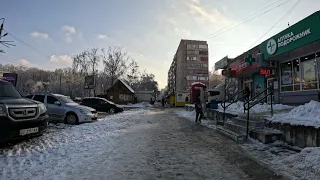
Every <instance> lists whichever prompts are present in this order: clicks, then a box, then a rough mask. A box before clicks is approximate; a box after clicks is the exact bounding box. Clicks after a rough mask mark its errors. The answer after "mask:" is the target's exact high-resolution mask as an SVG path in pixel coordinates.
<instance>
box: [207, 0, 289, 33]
mask: <svg viewBox="0 0 320 180" xmlns="http://www.w3.org/2000/svg"><path fill="white" fill-rule="evenodd" d="M290 1H292V0H287V1H285V2H283V3H281V4H279V5H277V6H275V7H273V8H271V9H268V10H266V11H264V12H262V13H260V14H258V15H256V16H254V17H251V18H249V19H247V20H245V21H242V22H240V23H238V24H235V25H234V26H232V27H230V28H228V29H226V30H225V31H222V32H220V33H218V34H215V35H214V36H212V37H210V39H211V38H213V37H215V36H219V35H221V34H223V33H225V32H228V31H230V30H232V29H233V28H235V27H237V26H239V25H241V24H244V23H247V22H249V21H251V20H253V19H255V18H257V17H259V16H261V15H263V14H266V13H268V12H270V11H272V10H274V9H276V8H278V7H280V6H283V5H284V4H286V3H288V2H290Z"/></svg>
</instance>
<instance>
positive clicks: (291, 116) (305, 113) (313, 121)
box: [268, 101, 320, 128]
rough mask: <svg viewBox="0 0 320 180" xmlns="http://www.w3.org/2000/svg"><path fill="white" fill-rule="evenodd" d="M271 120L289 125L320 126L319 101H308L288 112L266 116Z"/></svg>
mask: <svg viewBox="0 0 320 180" xmlns="http://www.w3.org/2000/svg"><path fill="white" fill-rule="evenodd" d="M268 119H269V120H271V121H273V122H280V123H288V124H291V125H303V126H314V127H316V128H319V127H320V102H317V101H310V102H309V103H306V104H304V105H301V106H297V107H295V108H294V109H292V110H291V111H290V112H288V113H283V114H277V115H275V116H273V117H272V118H268Z"/></svg>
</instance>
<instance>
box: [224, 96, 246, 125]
mask: <svg viewBox="0 0 320 180" xmlns="http://www.w3.org/2000/svg"><path fill="white" fill-rule="evenodd" d="M244 91H245V90H241V91H238V92H236V93H235V94H233V95H232V96H231V97H229V98H228V99H227V100H225V101H223V103H222V102H221V106H222V107H223V123H224V121H225V120H226V108H227V107H229V106H230V105H231V104H233V103H235V102H237V101H234V102H232V103H229V104H228V105H227V106H226V101H229V100H230V99H231V98H234V97H235V96H237V95H239V94H240V93H243V92H244ZM224 93H225V96H226V91H225V92H224ZM245 96H246V94H244V95H243V96H241V98H243V97H245ZM238 99H239V98H237V100H238Z"/></svg>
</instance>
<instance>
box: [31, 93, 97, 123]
mask: <svg viewBox="0 0 320 180" xmlns="http://www.w3.org/2000/svg"><path fill="white" fill-rule="evenodd" d="M26 98H29V99H33V100H36V101H39V102H42V103H44V104H45V105H46V107H47V110H48V115H49V119H50V121H52V122H63V123H66V124H79V123H84V122H93V121H96V120H97V119H98V114H97V111H96V110H95V109H93V108H90V107H87V106H81V105H79V104H78V103H75V102H74V101H73V100H72V99H70V98H69V97H67V96H64V95H61V94H51V93H48V94H30V95H27V96H26Z"/></svg>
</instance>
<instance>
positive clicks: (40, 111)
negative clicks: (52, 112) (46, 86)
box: [39, 104, 47, 114]
mask: <svg viewBox="0 0 320 180" xmlns="http://www.w3.org/2000/svg"><path fill="white" fill-rule="evenodd" d="M46 112H47V108H46V106H45V105H44V104H39V113H40V114H43V113H46Z"/></svg>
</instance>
